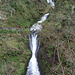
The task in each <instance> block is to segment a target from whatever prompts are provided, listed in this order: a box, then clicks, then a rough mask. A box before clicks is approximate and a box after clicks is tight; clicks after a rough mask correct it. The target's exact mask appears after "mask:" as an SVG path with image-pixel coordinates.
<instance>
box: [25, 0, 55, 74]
mask: <svg viewBox="0 0 75 75" xmlns="http://www.w3.org/2000/svg"><path fill="white" fill-rule="evenodd" d="M47 2H48V3H50V4H51V6H52V8H54V6H55V5H54V4H53V3H54V2H52V0H47ZM48 16H49V13H47V14H45V15H44V16H43V17H42V18H41V20H40V21H38V22H37V23H35V24H34V25H32V27H31V28H30V31H31V33H30V36H29V43H30V48H31V51H32V57H31V59H30V62H29V65H28V67H27V73H26V75H40V71H39V67H38V62H37V56H36V53H37V51H38V49H39V43H38V33H39V31H41V29H42V25H41V23H42V22H44V21H45V20H46V19H47V17H48Z"/></svg>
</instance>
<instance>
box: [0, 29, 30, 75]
mask: <svg viewBox="0 0 75 75" xmlns="http://www.w3.org/2000/svg"><path fill="white" fill-rule="evenodd" d="M23 32H24V33H26V31H22V32H20V31H11V30H0V74H1V75H21V74H22V75H23V74H24V73H25V69H26V67H27V63H28V61H29V59H30V56H31V52H30V50H29V46H28V38H27V35H25V36H23V35H24V34H23Z"/></svg>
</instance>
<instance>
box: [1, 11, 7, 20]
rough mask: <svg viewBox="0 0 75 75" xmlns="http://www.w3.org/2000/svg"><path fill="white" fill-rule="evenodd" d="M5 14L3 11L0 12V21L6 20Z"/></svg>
mask: <svg viewBox="0 0 75 75" xmlns="http://www.w3.org/2000/svg"><path fill="white" fill-rule="evenodd" d="M6 19H7V18H6V13H5V12H3V11H0V20H6Z"/></svg>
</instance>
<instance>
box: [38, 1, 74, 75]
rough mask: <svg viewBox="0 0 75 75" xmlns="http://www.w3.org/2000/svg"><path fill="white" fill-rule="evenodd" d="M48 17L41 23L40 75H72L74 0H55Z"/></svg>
mask: <svg viewBox="0 0 75 75" xmlns="http://www.w3.org/2000/svg"><path fill="white" fill-rule="evenodd" d="M55 4H56V7H55V9H54V10H52V9H50V16H49V18H48V19H47V20H46V21H45V22H44V23H43V24H42V26H43V30H42V32H41V33H40V36H41V49H40V51H39V53H38V59H39V65H40V68H41V71H42V75H74V74H75V72H74V70H75V63H74V62H75V21H74V20H75V10H74V9H73V12H74V13H73V14H72V8H73V6H75V4H74V0H71V1H67V0H63V1H60V0H57V1H56V3H55Z"/></svg>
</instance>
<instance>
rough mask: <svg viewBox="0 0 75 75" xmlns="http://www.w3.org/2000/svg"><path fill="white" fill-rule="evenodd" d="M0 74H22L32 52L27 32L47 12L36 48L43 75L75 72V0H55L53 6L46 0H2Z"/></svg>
mask: <svg viewBox="0 0 75 75" xmlns="http://www.w3.org/2000/svg"><path fill="white" fill-rule="evenodd" d="M0 11H1V16H2V17H3V18H4V19H0V27H8V28H16V27H17V26H18V25H20V26H21V28H20V29H23V31H17V30H2V29H0V75H23V74H24V75H25V72H26V68H27V64H28V61H29V59H30V56H31V52H30V48H29V44H28V40H29V39H28V34H29V33H30V31H29V29H30V27H31V25H32V24H34V23H35V22H37V21H38V20H40V18H41V16H42V15H43V14H45V13H47V12H49V13H50V16H49V17H48V19H47V20H46V21H45V22H43V23H42V26H43V29H42V31H41V32H40V34H39V36H40V37H41V40H40V41H41V48H40V50H39V52H38V61H39V66H40V69H41V72H42V75H74V74H75V72H74V70H75V1H74V0H55V9H52V8H51V7H50V4H48V3H47V2H46V0H1V2H0Z"/></svg>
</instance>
